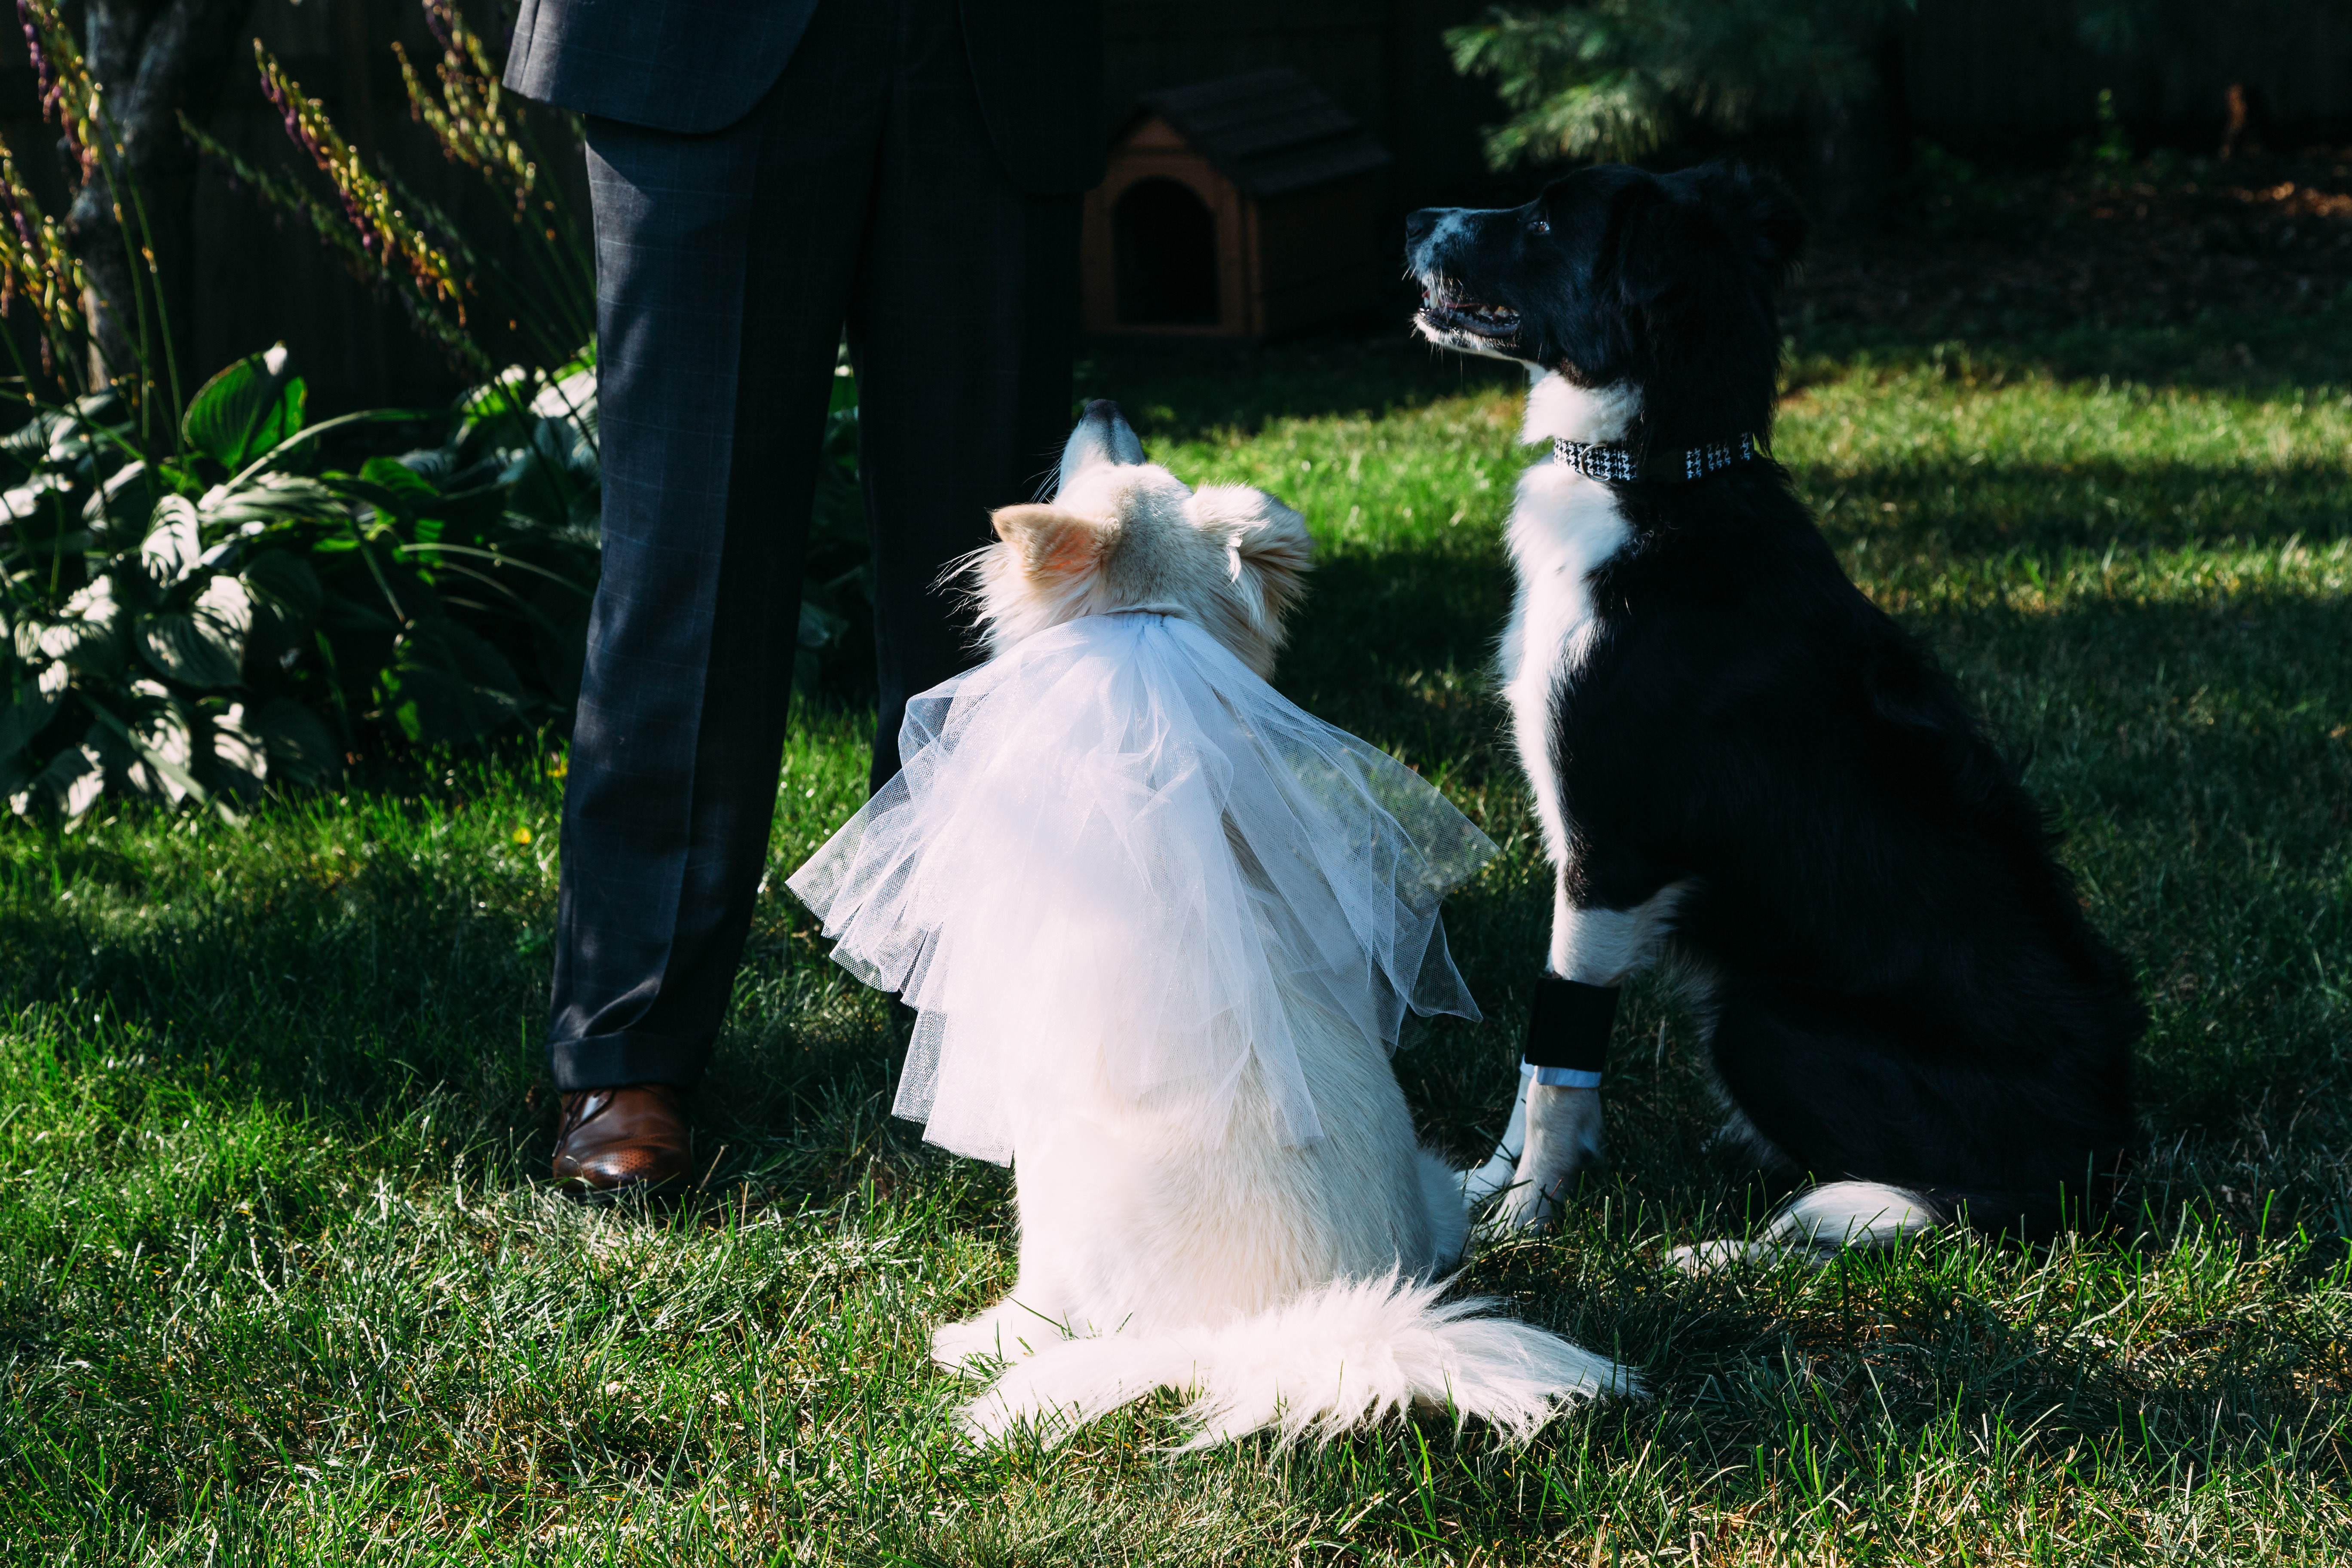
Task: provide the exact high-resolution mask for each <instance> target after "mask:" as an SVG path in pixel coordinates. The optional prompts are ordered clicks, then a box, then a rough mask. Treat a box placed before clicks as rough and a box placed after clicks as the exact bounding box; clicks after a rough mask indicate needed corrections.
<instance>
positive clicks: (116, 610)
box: [18, 577, 126, 676]
mask: <svg viewBox="0 0 2352 1568" xmlns="http://www.w3.org/2000/svg"><path fill="white" fill-rule="evenodd" d="M121 612H122V606H121V605H120V604H119V603H118V602H117V601H116V599H115V596H114V580H113V579H112V578H111V577H100V578H96V579H94V580H92V581H91V583H90V584H89V586H88V587H85V588H82V589H79V590H78V591H77V592H76V593H75V594H74V595H72V596H71V597H70V598H68V599H67V600H66V602H65V603H64V604H63V605H59V606H58V616H57V619H55V620H53V621H51V622H50V623H48V624H47V626H43V627H41V628H40V631H39V633H38V634H37V639H36V640H37V646H38V647H39V650H40V653H41V656H42V657H43V658H56V659H63V660H64V661H66V662H67V663H68V664H70V665H72V666H73V667H74V668H76V669H79V670H81V671H82V672H83V673H85V674H88V675H93V676H112V675H116V674H119V673H121V669H122V667H123V665H124V663H125V662H126V653H125V650H124V648H123V645H122V624H121V621H122V615H121ZM18 635H19V637H21V636H22V631H21V629H20V630H19V634H18Z"/></svg>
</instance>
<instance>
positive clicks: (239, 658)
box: [139, 577, 253, 687]
mask: <svg viewBox="0 0 2352 1568" xmlns="http://www.w3.org/2000/svg"><path fill="white" fill-rule="evenodd" d="M252 629H253V600H252V598H251V596H250V595H247V592H246V589H245V584H243V583H240V582H239V581H237V580H236V578H234V577H215V578H214V579H213V580H212V581H211V582H210V583H207V584H205V591H204V592H203V593H202V594H200V595H197V597H196V602H195V604H194V605H191V606H190V607H189V608H188V609H186V610H184V611H179V610H175V611H167V612H166V613H164V614H163V615H158V616H148V617H147V618H146V619H145V620H144V621H142V622H141V623H140V626H139V647H140V651H141V652H142V653H144V654H145V655H146V656H147V662H148V663H149V664H151V665H152V666H153V667H154V668H156V669H157V670H158V671H160V672H161V673H163V674H164V675H168V676H170V677H171V678H172V679H173V680H177V681H180V682H182V683H183V684H185V685H188V686H205V687H219V686H235V685H236V683H237V682H238V680H239V679H242V678H243V675H244V669H245V639H246V635H247V633H248V632H250V631H251V630H252Z"/></svg>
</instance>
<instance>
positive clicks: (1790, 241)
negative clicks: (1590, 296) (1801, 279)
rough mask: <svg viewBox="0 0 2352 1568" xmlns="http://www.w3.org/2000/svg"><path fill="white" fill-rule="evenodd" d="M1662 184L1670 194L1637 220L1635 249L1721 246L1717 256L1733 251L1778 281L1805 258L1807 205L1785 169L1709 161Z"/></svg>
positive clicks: (1633, 270)
mask: <svg viewBox="0 0 2352 1568" xmlns="http://www.w3.org/2000/svg"><path fill="white" fill-rule="evenodd" d="M1661 184H1663V185H1665V193H1667V200H1665V202H1661V205H1656V207H1651V209H1649V212H1642V214H1637V216H1634V218H1633V224H1630V226H1628V228H1630V235H1628V237H1630V247H1628V249H1633V251H1642V249H1649V251H1651V254H1658V251H1675V249H1684V247H1694V245H1707V247H1715V249H1717V254H1722V251H1727V249H1728V251H1731V254H1734V257H1738V258H1740V261H1745V263H1748V266H1752V268H1757V270H1759V273H1764V275H1767V278H1769V279H1771V282H1773V284H1778V282H1783V279H1785V278H1788V273H1790V268H1792V266H1794V263H1797V258H1800V257H1804V237H1806V221H1804V207H1800V205H1797V197H1794V193H1792V191H1790V188H1788V181H1783V179H1780V176H1778V174H1771V172H1757V169H1748V167H1740V164H1734V163H1710V164H1700V167H1696V169H1682V172H1679V174H1667V176H1665V179H1663V181H1661ZM1628 261H1630V258H1628ZM1642 270H1644V268H1642V266H1639V263H1634V261H1630V266H1628V275H1639V273H1642Z"/></svg>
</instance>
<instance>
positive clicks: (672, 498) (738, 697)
mask: <svg viewBox="0 0 2352 1568" xmlns="http://www.w3.org/2000/svg"><path fill="white" fill-rule="evenodd" d="M1087 87H1088V88H1089V89H1090V88H1091V84H1087ZM588 151H589V181H590V187H591V191H592V193H593V200H594V206H595V217H596V270H597V332H598V358H599V365H600V372H601V377H602V385H601V388H600V393H601V396H600V409H601V417H602V426H601V444H602V448H603V457H604V579H603V583H602V584H601V585H600V586H599V588H598V590H597V595H596V602H595V608H594V611H593V615H592V617H591V619H590V623H589V632H588V664H587V672H586V678H585V680H584V682H583V688H582V691H581V699H580V712H579V720H578V723H577V726H576V728H575V729H574V731H573V734H572V754H571V761H570V773H569V775H568V778H567V781H566V786H565V793H564V815H563V840H562V890H561V893H560V894H559V900H558V912H557V928H556V944H555V988H554V996H553V1001H552V1015H553V1016H552V1027H551V1058H552V1063H553V1068H554V1074H555V1080H556V1083H557V1085H558V1086H559V1087H560V1088H561V1089H565V1090H571V1089H592V1088H598V1087H604V1086H609V1085H617V1084H625V1083H643V1082H656V1083H672V1084H682V1085H683V1084H691V1083H692V1082H694V1081H695V1079H698V1077H699V1076H700V1074H701V1071H702V1068H703V1066H704V1063H705V1061H706V1059H707V1058H708V1056H709V1049H710V1045H711V1042H712V1040H713V1039H714V1038H715V1037H716V1036H717V1035H718V1032H719V1025H720V1022H721V1020H722V1018H723V1016H724V1015H725V1012H726V1008H727V1003H728V997H729V994H730V991H731V989H732V985H733V981H734V975H735V970H736V967H737V964H738V963H739V962H740V958H741V955H742V949H743V942H744V937H745V934H746V932H747V931H748V929H749V927H750V923H751V913H752V902H753V900H754V898H755V896H756V894H757V891H758V888H759V885H760V879H761V872H762V870H763V868H764V863H765V860H766V855H767V846H768V826H769V823H770V820H771V818H772V816H773V813H774V807H775V797H776V773H777V768H778V766H779V764H780V762H781V756H782V745H783V736H784V721H785V715H786V708H787V703H788V700H789V698H790V696H791V690H792V672H793V652H794V642H795V637H796V634H797V630H798V624H799V600H800V587H801V566H802V556H803V547H804V544H805V541H806V537H807V531H808V516H809V503H810V498H811V492H812V489H813V486H814V479H815V472H816V463H817V460H818V449H819V444H820V441H821V438H822V436H823V429H824V414H825V409H826V405H827V400H828V397H829V395H830V391H831V387H832V382H833V367H834V362H835V344H836V343H837V342H839V340H840V335H841V332H842V331H843V327H844V324H845V323H846V327H847V331H848V334H849V342H850V348H851V354H852V358H853V363H854V364H855V367H856V374H857V384H858V394H859V403H860V409H859V420H860V462H861V468H862V473H863V477H864V481H865V489H866V515H867V525H868V529H869V531H870V533H871V537H872V540H873V546H874V564H875V572H876V579H877V584H876V605H875V611H876V616H875V618H876V623H877V645H878V656H879V665H880V686H881V691H880V701H881V714H880V722H879V725H878V727H877V731H876V734H875V745H874V774H873V776H874V780H875V782H876V784H877V785H878V784H880V783H881V782H882V781H884V780H887V778H888V777H889V776H890V774H892V773H895V772H897V770H898V724H899V721H900V719H901V717H902V715H903V712H904V710H905V707H906V701H907V699H908V697H909V696H911V695H913V694H915V693H917V692H920V691H922V690H924V689H927V688H929V687H930V686H933V685H936V684H937V683H939V682H940V681H941V680H943V679H947V678H948V677H949V676H950V675H952V674H954V673H955V672H956V671H957V670H959V669H961V668H965V667H966V666H967V665H969V664H970V663H971V660H972V658H973V657H974V655H973V653H972V650H971V646H970V643H969V633H968V630H967V629H966V627H965V626H964V625H963V624H962V621H961V617H960V616H959V615H958V613H957V609H956V605H955V604H954V602H953V600H952V598H951V597H950V595H947V594H944V593H942V592H941V591H940V587H939V577H940V572H941V570H942V569H943V568H944V567H945V566H946V564H947V563H949V562H950V561H952V560H953V559H954V558H955V557H956V556H958V555H960V554H961V553H962V552H965V551H968V550H971V549H972V548H974V547H975V546H978V545H980V544H982V543H984V542H987V541H988V540H989V539H990V538H991V537H992V536H991V533H990V530H989V521H988V517H989V512H990V510H991V509H992V508H995V507H999V506H1003V505H1006V504H1009V503H1011V502H1013V501H1017V500H1027V499H1029V498H1031V497H1032V496H1033V495H1034V493H1035V491H1036V489H1037V487H1038V485H1039V482H1040V481H1041V479H1043V478H1044V477H1045V474H1046V473H1047V472H1048V471H1049V470H1050V469H1051V468H1052V466H1053V464H1054V461H1055V454H1056V453H1057V451H1058V449H1059V447H1060V443H1061V441H1062V438H1063V437H1065V436H1066V434H1067V428H1068V422H1069V418H1070V394H1071V385H1070V361H1071V354H1072V350H1073V344H1074V340H1075V331H1076V294H1077V241H1078V198H1077V197H1076V196H1075V195H1029V194H1025V193H1024V191H1023V190H1021V189H1020V188H1019V187H1017V186H1016V185H1015V184H1013V181H1012V180H1011V179H1010V178H1009V177H1008V176H1007V174H1006V173H1005V170H1004V167H1003V162H1002V160H1001V159H1000V158H999V156H998V155H997V153H995V152H993V151H992V148H991V144H990V138H989V134H988V128H987V125H986V124H985V122H984V121H983V118H982V109H981V105H980V102H979V100H978V98H977V96H976V95H975V92H974V89H973V85H972V78H971V66H970V64H969V60H968V57H967V51H966V48H965V43H964V39H963V37H962V32H961V24H960V22H959V19H958V14H957V6H956V4H955V0H898V3H897V4H888V5H883V4H873V5H865V4H858V5H831V4H826V5H818V6H817V7H816V8H815V11H814V15H813V16H812V17H811V18H810V22H809V26H808V30H807V32H806V33H805V34H804V35H803V37H802V38H801V40H800V42H799V46H798V47H797V48H795V49H794V50H793V56H792V58H791V60H790V61H789V63H788V64H787V65H786V66H785V68H784V70H783V74H782V77H781V79H779V80H778V81H777V83H776V85H775V86H774V87H773V88H772V89H770V90H769V91H768V93H767V94H766V95H765V96H764V97H763V98H762V99H761V100H760V102H759V104H758V106H757V107H756V108H754V109H753V110H751V113H750V115H749V116H748V117H747V118H745V119H743V120H741V121H739V122H737V123H735V124H733V125H730V126H729V127H727V128H725V129H723V130H719V131H717V132H709V133H706V134H684V133H680V132H669V131H661V130H655V129H650V128H647V127H645V126H640V125H634V124H624V123H622V122H620V121H614V120H605V119H597V118H593V117H592V118H591V119H590V120H589V121H588Z"/></svg>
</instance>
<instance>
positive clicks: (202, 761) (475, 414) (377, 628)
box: [0, 349, 595, 818]
mask: <svg viewBox="0 0 2352 1568" xmlns="http://www.w3.org/2000/svg"><path fill="white" fill-rule="evenodd" d="M303 405H304V389H303V384H302V382H301V380H300V378H299V376H295V375H293V374H290V367H289V365H288V363H287V361H286V355H285V353H284V351H283V350H282V349H279V350H273V351H271V352H270V353H268V354H257V355H254V356H252V357H250V358H248V359H246V360H243V361H240V362H239V363H236V364H235V365H232V366H230V367H229V368H228V369H227V370H226V371H224V372H222V373H221V374H219V375H217V376H215V377H214V378H213V379H212V380H211V381H210V382H208V383H206V384H205V386H204V387H203V388H202V389H200V390H199V391H198V392H197V393H196V395H194V397H193V398H192V399H191V400H190V403H189V406H188V410H187V414H186V416H185V417H184V420H183V422H182V426H181V428H180V430H179V432H178V435H179V438H180V439H179V450H178V452H177V453H176V454H175V455H174V456H173V457H172V458H168V459H164V460H158V461H149V460H147V459H146V458H142V457H141V456H140V450H141V448H140V446H139V444H138V443H137V441H136V439H135V437H134V432H133V431H132V430H131V428H130V426H129V425H128V422H127V421H126V420H125V418H124V416H123V415H122V412H121V407H120V405H119V404H118V402H117V401H116V399H115V398H114V396H113V395H112V394H110V393H100V394H97V395H91V396H86V397H83V398H81V399H79V400H78V401H77V402H75V403H74V404H73V405H69V406H68V407H63V408H50V409H39V410H37V411H36V412H35V413H34V415H33V416H32V417H31V418H30V419H29V420H28V421H27V422H26V424H25V425H24V426H21V427H20V428H19V429H18V430H17V431H16V432H15V433H14V434H13V435H11V436H9V437H5V439H0V478H5V479H7V480H8V481H9V482H10V488H9V489H7V490H6V491H5V496H0V502H5V510H6V513H7V516H6V517H5V520H0V631H4V632H5V635H0V798H5V800H6V801H7V803H8V805H10V807H11V808H12V809H13V810H15V811H16V812H18V813H20V814H23V813H30V812H35V811H57V812H59V813H62V814H63V815H65V816H68V817H69V818H70V817H75V816H80V815H81V814H82V813H83V812H86V811H87V810H89V808H90V807H91V806H92V805H94V804H96V802H97V801H98V800H99V799H100V798H101V797H102V796H103V795H106V794H108V793H110V792H112V793H123V794H131V795H146V796H151V797H154V798H158V799H162V800H164V801H168V802H172V803H174V804H176V803H180V802H184V801H194V802H197V803H201V804H206V805H211V806H213V807H214V808H215V809H216V810H220V811H223V812H225V813H226V812H229V811H232V810H233V809H234V802H235V801H236V798H237V797H238V796H239V795H246V794H249V793H251V792H252V791H253V790H255V789H257V787H259V786H260V785H261V784H263V783H264V782H266V781H268V780H270V779H273V778H275V779H289V780H293V781H298V782H299V781H309V780H316V779H321V778H326V777H329V776H331V775H332V774H333V773H335V772H336V771H337V770H338V768H339V766H340V764H341V761H342V760H343V759H344V758H345V757H346V756H348V755H350V754H352V753H353V752H358V751H360V750H362V749H363V748H366V747H368V746H369V745H370V743H371V742H378V741H408V742H461V741H467V740H471V739H474V738H476V737H478V736H480V735H483V734H486V733H488V732H489V731H492V730H495V729H497V728H499V727H500V726H501V725H504V724H507V723H509V722H511V721H514V720H516V719H518V718H551V717H556V716H559V715H560V714H561V712H562V710H564V709H565V708H567V707H568V705H569V703H570V701H571V700H572V696H573V695H574V692H575V690H576V683H577V679H578V668H579V654H578V648H579V643H580V639H581V636H582V632H583V628H584V626H585V621H586V606H587V602H588V595H589V594H590V592H591V590H592V586H593V581H594V573H595V548H594V543H593V530H591V531H587V533H586V536H585V537H583V531H582V530H581V529H579V528H578V527H577V526H576V519H577V518H578V516H579V515H580V514H581V513H583V511H584V512H585V514H586V515H587V516H588V517H590V518H592V519H593V511H594V501H593V462H592V463H591V464H590V465H589V477H588V478H587V479H584V480H583V479H582V477H581V476H580V473H579V468H580V464H579V461H578V458H579V453H578V449H577V446H578V436H577V432H578V430H579V427H580V424H581V421H580V420H579V418H578V417H577V416H572V415H571V414H569V413H566V414H564V415H562V416H561V417H549V416H547V415H545V414H544V413H539V412H534V411H533V410H532V409H531V408H530V405H528V404H527V403H523V402H520V400H518V399H516V398H514V397H512V396H510V395H508V394H507V393H506V392H505V390H504V389H503V388H501V387H499V386H498V385H495V384H494V385H493V386H492V387H490V388H488V389H486V390H484V391H483V392H480V393H478V394H476V395H473V396H471V397H469V398H468V399H467V400H466V403H465V405H464V406H463V407H462V409H461V410H460V411H459V412H457V413H456V414H453V415H451V416H448V417H447V419H446V420H445V421H440V422H439V423H441V424H442V426H443V428H444V429H445V430H446V434H447V437H448V438H447V440H446V442H444V443H443V444H440V445H437V446H433V447H425V448H423V449H420V450H418V451H415V452H412V453H409V454H407V455H406V456H404V457H401V458H390V457H383V456H376V457H370V458H366V459H365V460H364V461H362V462H361V463H360V464H359V465H358V467H357V468H355V469H352V470H346V469H344V468H338V467H335V466H334V465H333V464H332V463H331V461H330V460H329V457H328V453H327V445H328V444H327V443H326V442H325V440H324V439H323V438H325V437H330V436H332V435H334V434H335V433H336V432H338V431H339V430H344V431H346V433H347V434H348V431H347V430H346V427H348V426H355V425H359V424H362V423H363V422H368V421H382V420H386V419H390V418H396V417H400V416H387V415H354V416H346V417H345V418H342V419H337V420H328V421H324V422H321V423H320V424H317V425H310V424H309V423H307V422H306V419H305V415H304V406H303ZM410 417H414V416H410ZM566 429H569V430H571V431H572V432H574V435H573V436H572V437H566V436H565V435H564V434H563V432H564V430H566ZM551 511H552V514H553V521H551V517H550V512H551Z"/></svg>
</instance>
